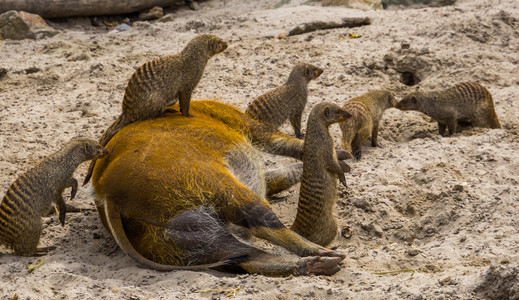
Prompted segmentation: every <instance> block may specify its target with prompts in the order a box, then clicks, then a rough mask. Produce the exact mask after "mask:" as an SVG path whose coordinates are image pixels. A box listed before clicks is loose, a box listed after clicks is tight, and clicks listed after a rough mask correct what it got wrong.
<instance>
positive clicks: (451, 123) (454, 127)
mask: <svg viewBox="0 0 519 300" xmlns="http://www.w3.org/2000/svg"><path fill="white" fill-rule="evenodd" d="M447 129H449V136H451V135H453V134H455V133H456V132H457V131H458V121H457V120H456V119H452V120H448V122H447Z"/></svg>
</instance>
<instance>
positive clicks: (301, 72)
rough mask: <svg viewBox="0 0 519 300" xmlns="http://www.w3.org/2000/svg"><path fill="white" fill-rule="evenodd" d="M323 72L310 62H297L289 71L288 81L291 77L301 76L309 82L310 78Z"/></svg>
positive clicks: (314, 77)
mask: <svg viewBox="0 0 519 300" xmlns="http://www.w3.org/2000/svg"><path fill="white" fill-rule="evenodd" d="M322 73H323V69H321V68H319V67H316V66H314V65H311V64H297V65H296V66H295V67H294V68H293V69H292V72H290V76H289V77H288V78H289V79H288V80H289V81H290V80H291V78H294V79H295V78H296V77H299V78H301V76H302V77H303V78H305V79H306V82H310V80H312V79H316V78H317V77H319V76H321V74H322Z"/></svg>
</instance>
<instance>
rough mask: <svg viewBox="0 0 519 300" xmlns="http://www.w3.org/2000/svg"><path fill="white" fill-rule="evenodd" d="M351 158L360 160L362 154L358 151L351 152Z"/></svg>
mask: <svg viewBox="0 0 519 300" xmlns="http://www.w3.org/2000/svg"><path fill="white" fill-rule="evenodd" d="M353 156H354V157H355V159H356V160H360V158H361V156H362V152H361V151H360V150H353Z"/></svg>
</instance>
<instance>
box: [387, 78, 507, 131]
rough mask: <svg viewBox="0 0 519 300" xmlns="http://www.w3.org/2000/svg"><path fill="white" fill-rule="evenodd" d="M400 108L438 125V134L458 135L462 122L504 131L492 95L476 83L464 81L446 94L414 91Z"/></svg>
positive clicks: (442, 92) (403, 99)
mask: <svg viewBox="0 0 519 300" xmlns="http://www.w3.org/2000/svg"><path fill="white" fill-rule="evenodd" d="M396 108H398V109H401V110H417V111H420V112H422V113H424V114H426V115H428V116H429V117H431V118H432V119H434V120H435V121H437V122H438V132H439V134H440V135H442V136H445V129H446V128H448V129H449V135H453V134H454V133H456V132H458V123H460V122H461V123H469V124H471V125H472V126H475V127H485V128H501V124H499V120H498V119H497V115H496V112H495V110H494V101H493V100H492V95H490V93H489V92H488V90H487V89H486V88H484V87H483V86H481V85H479V84H477V83H475V82H462V83H458V84H456V85H454V86H453V87H450V88H448V89H446V90H443V91H430V92H419V91H418V92H413V93H411V94H409V95H407V96H405V97H404V98H402V100H400V102H398V103H397V105H396Z"/></svg>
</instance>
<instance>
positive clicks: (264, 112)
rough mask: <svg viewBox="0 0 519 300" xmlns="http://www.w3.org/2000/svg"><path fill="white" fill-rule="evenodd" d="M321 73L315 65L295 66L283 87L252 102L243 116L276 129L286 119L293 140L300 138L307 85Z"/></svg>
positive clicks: (306, 97)
mask: <svg viewBox="0 0 519 300" xmlns="http://www.w3.org/2000/svg"><path fill="white" fill-rule="evenodd" d="M322 73H323V70H322V69H320V68H318V67H316V66H313V65H310V64H303V63H302V64H297V65H296V66H295V67H294V68H293V69H292V72H290V75H289V76H288V80H287V81H286V82H285V83H284V84H282V85H280V86H278V87H277V88H275V89H273V90H270V91H268V92H266V93H265V94H263V95H261V96H259V97H258V98H256V99H254V101H252V102H251V103H249V106H248V107H247V110H246V111H245V113H246V114H247V115H249V116H250V117H252V118H254V119H256V120H259V121H262V122H264V123H266V124H270V125H271V126H272V127H274V128H276V129H277V128H278V127H279V126H281V125H282V124H283V123H284V122H285V121H286V120H287V119H289V120H290V124H292V127H293V128H294V133H295V135H296V137H298V138H302V137H303V135H302V134H301V115H302V114H303V110H304V109H305V106H306V102H307V100H308V83H309V82H310V80H312V79H316V78H317V77H319V76H320V75H321V74H322Z"/></svg>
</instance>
